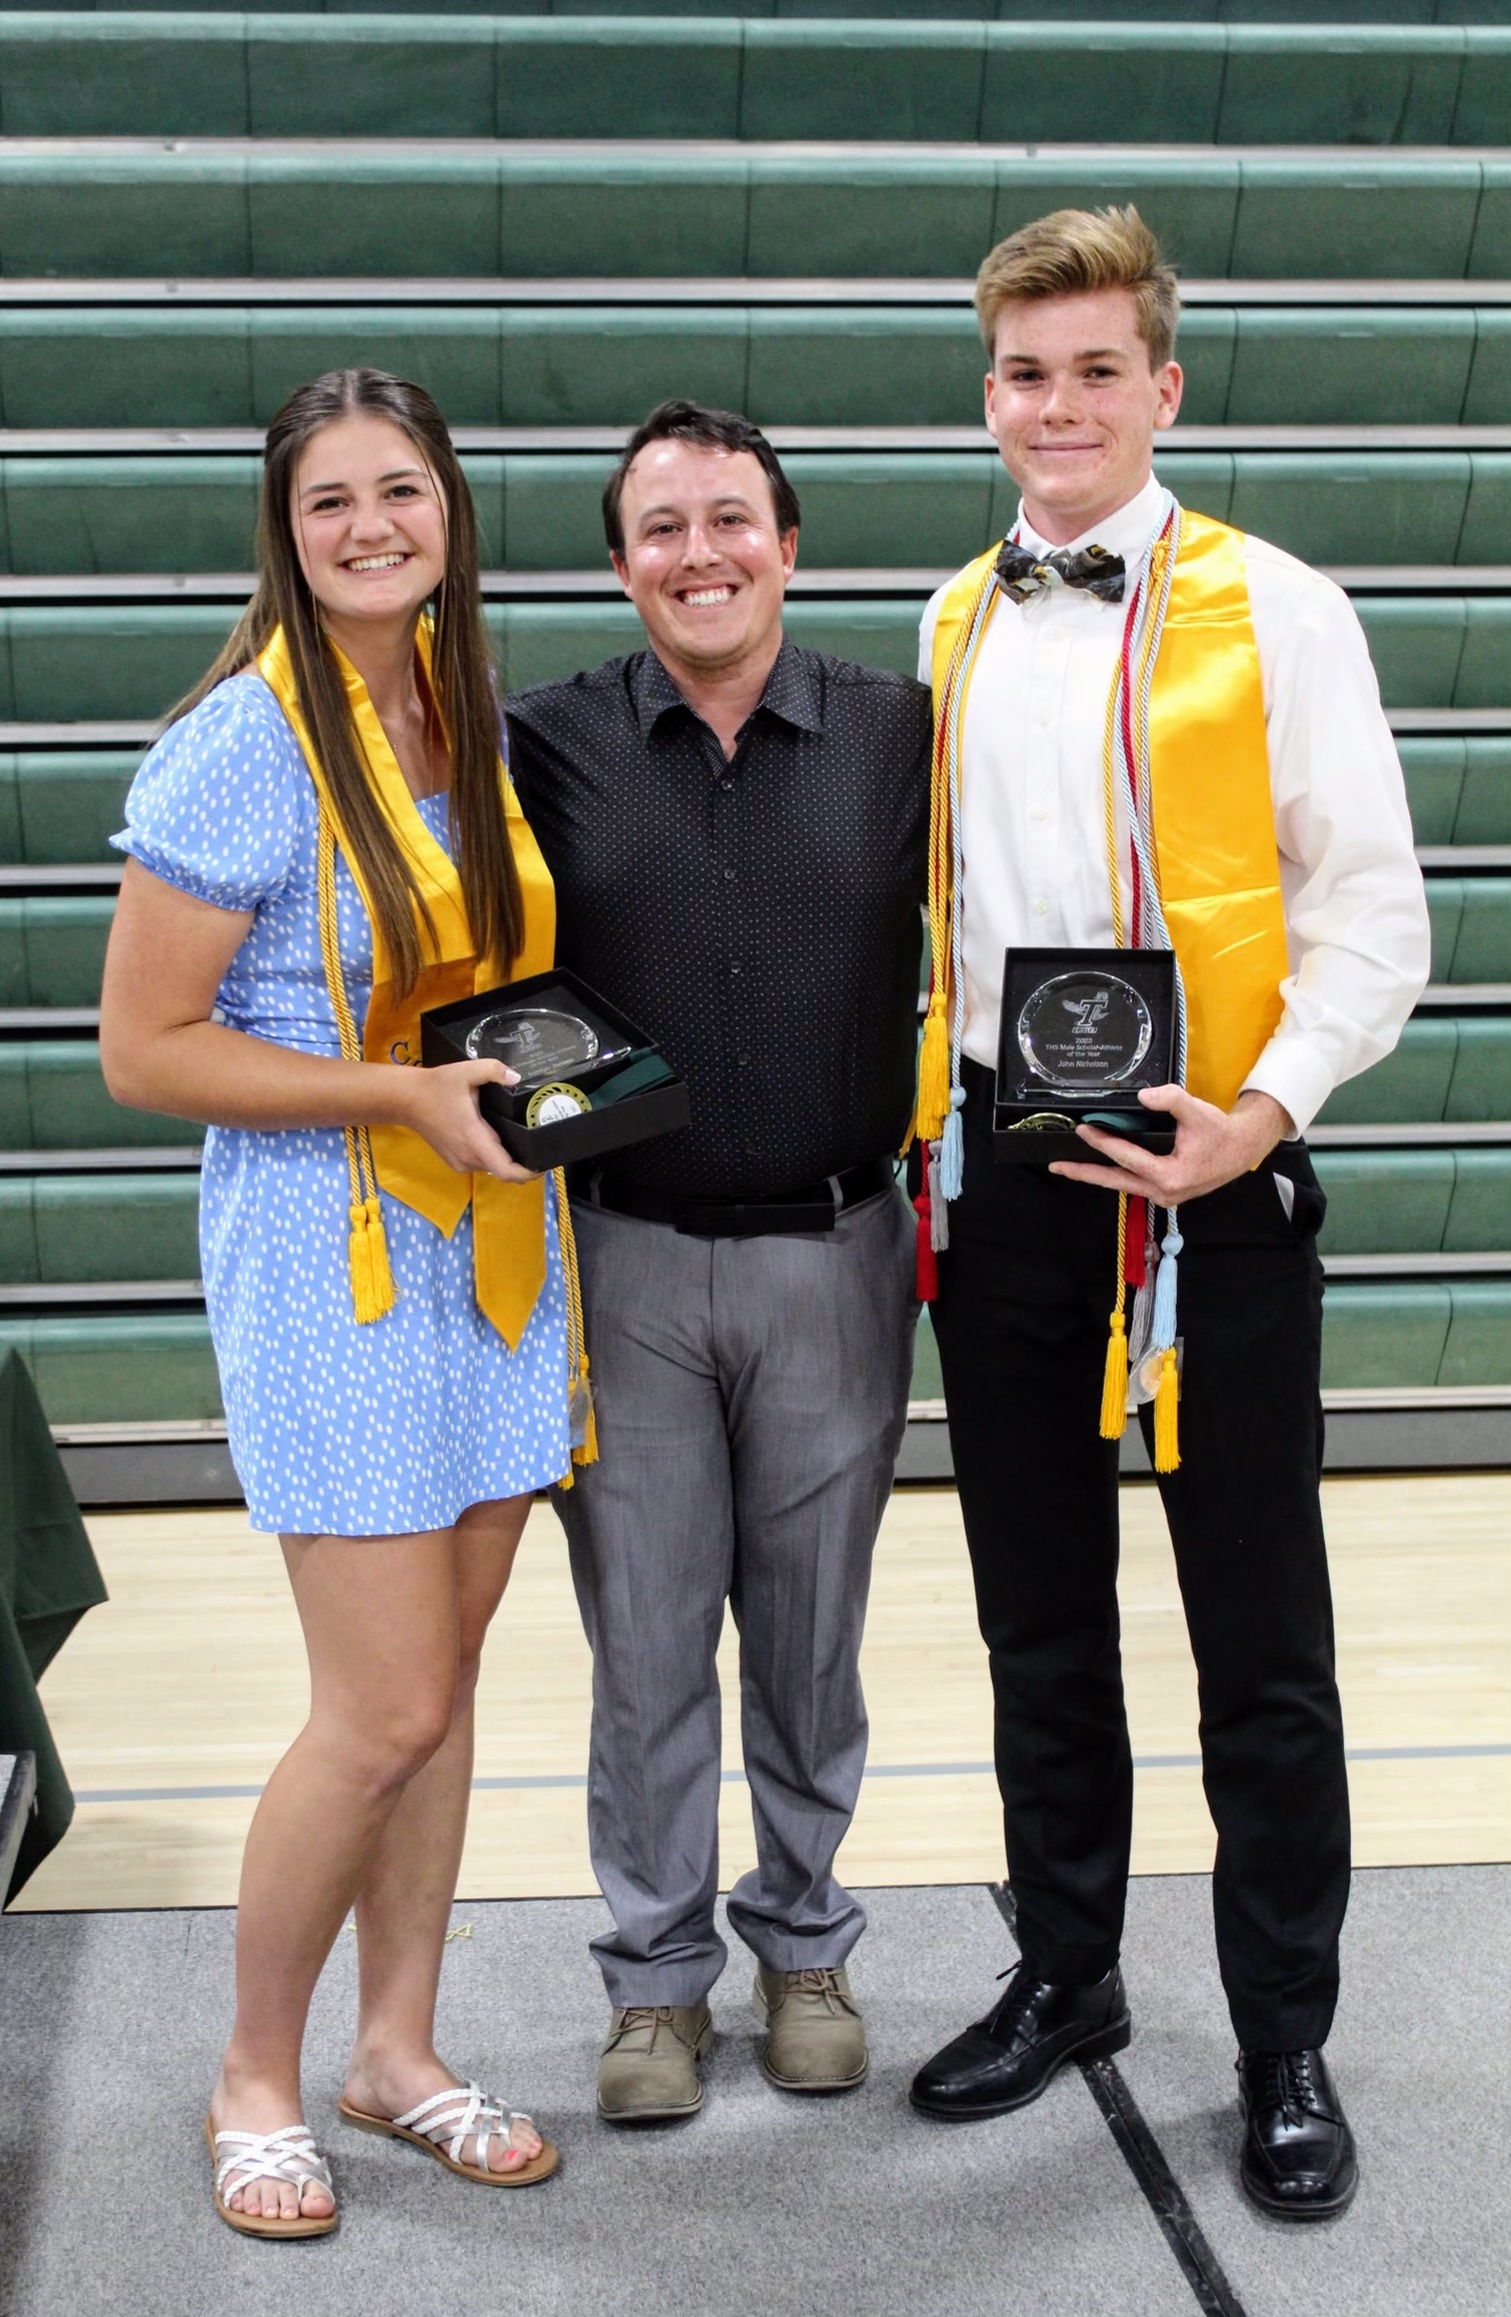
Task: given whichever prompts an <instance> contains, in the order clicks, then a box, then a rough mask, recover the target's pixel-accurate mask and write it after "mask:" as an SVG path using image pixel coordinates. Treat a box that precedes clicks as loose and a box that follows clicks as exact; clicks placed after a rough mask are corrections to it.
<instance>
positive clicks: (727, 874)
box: [724, 869, 734, 884]
mask: <svg viewBox="0 0 1511 2317" xmlns="http://www.w3.org/2000/svg"><path fill="white" fill-rule="evenodd" d="M724 875H725V877H726V878H727V879H728V880H729V882H730V883H731V884H732V883H733V882H734V871H733V869H726V870H725V872H724Z"/></svg>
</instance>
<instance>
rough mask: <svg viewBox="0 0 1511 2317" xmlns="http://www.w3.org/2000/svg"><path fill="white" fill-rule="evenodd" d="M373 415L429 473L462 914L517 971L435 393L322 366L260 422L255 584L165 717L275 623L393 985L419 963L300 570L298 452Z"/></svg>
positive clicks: (520, 908)
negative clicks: (404, 439)
mask: <svg viewBox="0 0 1511 2317" xmlns="http://www.w3.org/2000/svg"><path fill="white" fill-rule="evenodd" d="M358 412H370V413H371V414H372V416H374V417H375V418H386V419H388V420H390V421H391V422H392V424H393V425H395V426H396V427H398V428H399V429H400V430H401V431H402V432H403V433H404V434H406V435H408V437H409V439H410V441H411V442H412V443H413V444H414V446H415V448H416V450H417V451H418V452H419V453H420V456H421V458H422V459H423V460H424V462H425V465H426V466H427V468H428V469H429V471H430V474H431V476H432V478H433V480H434V481H435V483H436V485H437V487H438V489H439V492H440V496H441V501H442V506H443V511H444V514H445V518H446V563H445V571H444V575H443V577H442V580H441V584H440V586H439V588H438V589H437V591H436V595H435V599H434V602H433V605H432V611H433V615H434V620H435V648H434V655H433V663H432V666H433V677H434V686H435V699H436V706H437V708H438V709H439V711H440V715H441V719H442V722H443V723H444V725H445V728H446V735H447V738H448V740H449V742H450V746H451V800H450V814H451V831H452V841H453V844H454V845H455V847H456V853H457V866H458V871H459V874H460V877H461V885H462V895H463V899H464V901H465V903H466V908H467V921H468V924H469V925H470V927H471V929H472V938H473V942H474V945H475V948H476V952H477V955H478V956H479V957H485V956H487V955H489V954H490V953H491V954H492V955H494V956H496V957H497V958H498V959H499V960H500V962H501V963H502V964H504V965H512V963H513V961H514V959H515V958H516V957H517V956H518V955H519V953H520V950H521V949H522V948H523V946H524V905H523V903H522V901H521V899H520V890H519V878H518V875H517V873H516V871H515V867H514V854H513V849H512V847H511V846H510V843H509V830H508V823H507V820H506V817H505V813H504V803H503V797H502V795H501V793H500V784H499V775H498V743H499V716H498V699H497V695H496V693H495V691H494V686H493V675H492V667H491V663H490V659H489V653H488V642H487V637H486V634H485V632H484V628H483V615H482V603H481V598H480V596H479V593H478V576H477V518H476V516H475V514H474V512H473V506H472V494H471V492H470V491H469V490H468V488H467V478H466V476H465V475H464V474H463V473H462V469H461V464H460V462H459V460H458V458H457V455H456V452H455V450H454V449H453V447H452V442H451V437H450V435H449V434H448V433H447V431H446V422H445V420H444V419H443V418H442V416H441V414H440V412H439V410H438V409H437V408H436V406H435V404H434V402H433V401H432V400H431V398H430V396H429V395H428V394H427V393H426V392H425V389H424V388H423V387H422V386H414V385H412V384H411V383H410V382H409V380H408V379H404V378H393V377H390V375H389V374H388V372H387V371H386V370H328V371H326V373H325V375H324V376H323V377H321V378H314V379H311V381H310V383H309V384H308V385H307V386H300V387H297V388H296V389H295V391H294V392H293V393H292V394H291V395H290V396H289V398H288V400H287V402H286V403H285V404H284V406H283V408H282V409H281V410H280V411H279V413H278V415H277V417H276V418H275V419H274V420H273V423H272V425H271V426H270V427H269V428H268V435H267V444H266V448H265V451H264V454H263V468H262V498H261V503H260V506H259V509H258V517H257V589H256V593H255V594H254V595H253V597H252V600H251V602H250V603H249V604H248V606H247V608H246V610H245V612H244V613H243V614H242V617H241V618H240V620H238V622H237V624H236V626H235V628H234V629H233V630H232V632H231V634H230V636H229V637H228V638H227V640H226V643H225V646H224V649H223V650H222V651H221V652H220V654H219V656H218V657H217V658H216V660H215V662H214V664H213V666H212V667H210V668H208V669H207V670H206V672H205V674H204V675H203V676H202V677H201V678H200V681H199V682H198V683H197V684H196V685H195V687H194V689H193V691H192V692H190V693H189V695H188V696H187V698H186V699H183V700H181V701H180V702H179V704H178V706H177V707H176V708H175V709H174V710H173V712H172V714H171V715H170V717H169V718H168V722H169V723H170V724H172V723H176V722H177V720H178V718H179V717H181V716H185V715H187V714H188V712H189V710H190V709H191V708H195V707H197V706H198V705H199V703H200V701H201V700H203V699H204V697H205V695H206V694H207V693H208V692H211V691H213V690H214V688H215V686H216V685H217V684H219V683H220V682H222V681H223V679H224V678H225V677H227V676H234V675H237V674H239V673H240V672H241V670H242V669H244V668H248V667H250V666H251V665H252V663H253V661H254V660H255V659H256V658H257V655H258V653H259V652H260V651H262V650H263V648H264V646H265V645H266V644H267V643H268V641H269V639H270V638H271V636H272V634H273V631H274V629H275V628H278V627H281V628H282V629H283V632H284V636H285V639H286V641H287V643H288V651H289V660H290V663H291V665H292V668H293V672H294V684H295V688H296V690H297V692H298V695H299V705H300V708H301V710H302V711H303V714H304V719H305V722H306V724H307V726H308V728H309V734H310V739H311V740H312V742H313V743H314V747H315V751H316V754H317V755H318V756H319V759H320V763H321V766H322V768H323V770H324V773H325V777H326V779H327V781H328V782H329V783H330V788H331V794H332V796H333V797H334V799H335V805H336V811H337V813H338V815H339V817H340V822H341V829H342V834H343V837H344V840H345V842H346V844H347V846H348V848H349V849H350V852H351V854H352V860H353V866H354V867H355V868H356V869H357V870H358V871H359V872H360V874H361V877H362V880H363V882H364V884H365V885H366V887H367V891H368V893H369V894H370V895H371V897H372V907H373V916H374V918H375V920H376V924H377V930H378V932H379V933H380V934H381V936H382V939H383V945H384V947H385V949H386V950H387V952H388V955H389V958H390V959H391V961H392V966H393V974H394V978H395V980H396V982H397V983H398V985H399V987H400V989H401V990H405V991H408V990H411V989H413V987H414V984H415V982H416V980H417V979H418V977H419V974H420V971H421V968H422V966H423V964H424V963H425V957H424V952H423V949H422V945H421V938H420V932H419V928H418V926H417V924H416V912H417V911H418V913H419V916H420V918H421V920H422V922H423V923H424V924H425V926H426V928H427V929H428V930H430V931H433V928H432V927H431V926H430V918H429V913H428V911H427V910H426V909H425V907H424V903H423V900H422V899H421V896H420V893H419V889H418V886H417V884H416V882H415V877H414V872H413V870H412V869H411V867H410V865H409V862H408V860H407V859H406V857H405V854H404V851H403V848H402V847H401V846H400V844H399V842H398V840H397V838H396V837H395V835H394V832H393V830H392V828H391V827H390V825H389V822H388V818H387V815H386V814H385V812H384V810H383V807H382V805H381V803H380V802H379V799H378V794H377V791H376V789H375V788H374V786H373V782H372V778H371V776H370V774H369V772H368V768H367V762H366V757H365V755H364V752H363V749H362V746H361V742H360V740H359V739H358V736H357V731H356V727H355V725H354V724H353V722H352V718H351V712H350V709H349V707H348V705H347V698H346V687H345V684H344V683H343V681H342V677H341V671H340V668H339V667H338V665H337V663H336V659H335V655H334V653H333V652H332V650H331V647H330V645H329V643H328V641H327V640H326V636H325V631H324V628H323V626H322V623H321V619H320V609H319V606H318V604H317V603H316V602H315V599H314V597H313V596H312V595H311V593H310V589H309V583H308V582H307V580H306V579H305V576H304V573H303V571H302V570H301V569H300V565H299V553H298V549H297V546H296V544H295V540H294V519H293V494H294V478H295V473H296V470H297V467H298V463H299V458H300V455H301V453H302V452H303V451H304V448H305V446H306V444H307V443H309V442H310V441H311V439H312V438H313V437H314V436H315V435H316V434H318V433H319V431H320V429H321V428H322V427H324V426H329V425H330V424H331V423H332V422H333V421H334V420H336V419H340V418H349V417H351V416H353V415H354V414H355V413H358Z"/></svg>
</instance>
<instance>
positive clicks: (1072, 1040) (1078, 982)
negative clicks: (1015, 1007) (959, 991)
mask: <svg viewBox="0 0 1511 2317" xmlns="http://www.w3.org/2000/svg"><path fill="white" fill-rule="evenodd" d="M1015 1034H1016V1037H1017V1041H1018V1051H1019V1053H1020V1054H1021V1055H1022V1057H1023V1060H1024V1061H1025V1063H1026V1064H1027V1065H1028V1068H1029V1069H1030V1070H1031V1071H1032V1072H1033V1075H1034V1077H1035V1078H1037V1079H1039V1080H1041V1081H1042V1082H1043V1084H1044V1086H1045V1087H1046V1088H1047V1089H1049V1090H1052V1091H1053V1092H1054V1093H1056V1094H1078V1095H1085V1094H1096V1095H1101V1094H1114V1093H1116V1092H1118V1091H1119V1089H1121V1088H1122V1087H1124V1086H1127V1085H1128V1084H1129V1083H1130V1082H1131V1081H1132V1080H1133V1079H1134V1078H1135V1077H1136V1076H1137V1074H1138V1068H1139V1064H1140V1063H1141V1062H1142V1061H1143V1059H1144V1056H1145V1055H1146V1054H1147V1053H1148V1051H1149V1047H1150V1044H1151V1042H1152V1040H1153V1037H1154V1016H1153V1014H1152V1013H1151V1012H1150V1009H1149V1005H1148V1002H1147V1000H1146V999H1144V998H1142V997H1140V995H1139V993H1138V991H1137V990H1136V989H1135V988H1134V987H1133V985H1132V983H1131V982H1127V981H1124V980H1123V979H1122V978H1121V977H1120V976H1119V975H1117V974H1115V973H1108V972H1107V971H1105V969H1103V968H1101V967H1096V966H1083V967H1081V968H1080V969H1079V970H1078V971H1076V972H1073V973H1061V974H1052V975H1051V976H1050V978H1049V979H1048V980H1047V981H1042V982H1040V983H1039V985H1038V987H1037V988H1036V989H1035V990H1034V992H1033V994H1032V995H1031V997H1030V998H1029V1000H1028V1002H1027V1004H1026V1005H1024V1006H1022V1007H1020V1009H1019V1013H1018V1019H1017V1023H1016V1025H1015Z"/></svg>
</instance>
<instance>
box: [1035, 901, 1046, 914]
mask: <svg viewBox="0 0 1511 2317" xmlns="http://www.w3.org/2000/svg"><path fill="white" fill-rule="evenodd" d="M1034 915H1035V917H1047V916H1048V915H1049V903H1048V902H1047V901H1036V902H1035V903H1034Z"/></svg>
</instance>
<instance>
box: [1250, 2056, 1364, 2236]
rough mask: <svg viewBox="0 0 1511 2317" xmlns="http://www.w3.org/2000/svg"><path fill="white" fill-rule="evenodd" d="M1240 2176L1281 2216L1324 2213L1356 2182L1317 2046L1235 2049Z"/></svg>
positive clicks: (1348, 2199)
mask: <svg viewBox="0 0 1511 2317" xmlns="http://www.w3.org/2000/svg"><path fill="white" fill-rule="evenodd" d="M1238 2087H1239V2098H1240V2100H1241V2101H1242V2103H1243V2112H1244V2119H1245V2126H1246V2128H1245V2131H1244V2136H1243V2163H1242V2166H1241V2167H1240V2178H1241V2179H1242V2181H1243V2185H1244V2187H1245V2188H1246V2189H1247V2190H1248V2192H1249V2194H1250V2196H1251V2197H1252V2198H1253V2199H1254V2202H1255V2203H1256V2204H1257V2205H1262V2206H1263V2208H1264V2210H1265V2211H1266V2212H1273V2213H1279V2214H1280V2216H1281V2218H1282V2219H1284V2220H1328V2219H1330V2218H1331V2217H1332V2215H1333V2214H1335V2213H1340V2212H1345V2211H1346V2210H1347V2209H1348V2207H1349V2205H1350V2204H1351V2203H1352V2202H1353V2196H1354V2190H1355V2189H1356V2188H1357V2187H1358V2185H1359V2165H1358V2160H1357V2158H1356V2156H1355V2154H1354V2136H1353V2134H1352V2132H1351V2131H1350V2130H1349V2128H1348V2118H1347V2117H1346V2116H1345V2115H1344V2113H1343V2110H1342V2107H1341V2106H1340V2105H1339V2101H1338V2095H1337V2093H1336V2092H1335V2091H1334V2089H1333V2080H1332V2078H1331V2076H1330V2075H1329V2074H1328V2072H1327V2063H1326V2061H1325V2060H1324V2059H1323V2057H1322V2054H1321V2052H1320V2051H1297V2052H1240V2053H1239V2055H1238Z"/></svg>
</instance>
